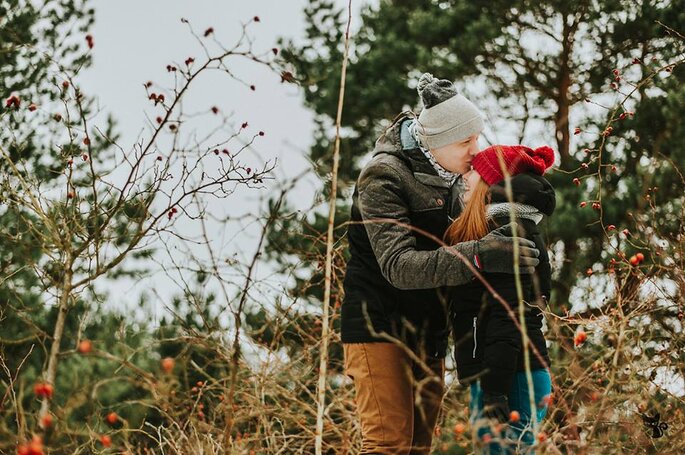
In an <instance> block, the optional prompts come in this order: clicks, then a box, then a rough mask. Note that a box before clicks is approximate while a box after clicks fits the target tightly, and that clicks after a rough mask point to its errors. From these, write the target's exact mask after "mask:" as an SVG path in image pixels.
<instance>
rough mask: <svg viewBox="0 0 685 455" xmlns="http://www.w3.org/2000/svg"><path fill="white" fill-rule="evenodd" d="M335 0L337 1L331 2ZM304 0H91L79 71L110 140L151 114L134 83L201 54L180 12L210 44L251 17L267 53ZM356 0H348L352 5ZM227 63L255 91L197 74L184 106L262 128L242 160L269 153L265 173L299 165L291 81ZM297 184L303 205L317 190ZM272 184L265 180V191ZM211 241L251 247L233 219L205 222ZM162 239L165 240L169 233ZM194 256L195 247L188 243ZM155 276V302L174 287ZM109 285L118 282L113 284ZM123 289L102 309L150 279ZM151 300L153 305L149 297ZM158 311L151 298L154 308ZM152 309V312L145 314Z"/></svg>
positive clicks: (307, 129)
mask: <svg viewBox="0 0 685 455" xmlns="http://www.w3.org/2000/svg"><path fill="white" fill-rule="evenodd" d="M338 2H339V3H340V5H341V7H346V6H347V1H346V0H338ZM306 3H307V1H306V0H251V1H237V0H223V1H220V0H202V1H193V2H191V1H187V0H145V1H140V0H117V1H97V2H93V5H94V6H95V9H96V23H95V26H94V28H93V30H92V35H93V37H94V42H95V47H94V49H93V57H94V63H93V66H92V68H89V69H87V70H86V71H84V72H83V73H82V74H81V75H80V78H79V79H80V84H81V86H82V88H83V89H84V92H85V93H87V94H90V95H95V96H96V97H97V98H98V100H99V104H100V108H101V110H102V112H103V116H102V117H103V118H104V113H107V114H112V115H113V116H114V118H115V119H116V121H117V124H118V131H119V132H120V133H121V141H120V145H121V146H122V147H123V149H124V150H130V149H131V148H132V145H133V144H134V143H135V141H136V140H137V139H138V138H139V137H141V135H142V137H145V135H146V134H147V132H146V129H145V128H146V124H147V120H146V113H147V115H148V116H150V115H151V114H150V113H151V111H152V109H151V103H150V101H149V100H148V99H147V98H146V95H145V90H144V88H143V84H144V83H145V82H146V81H148V80H151V81H154V82H155V83H158V84H165V83H166V85H169V82H170V80H171V79H170V75H169V74H168V73H167V71H166V69H165V68H166V65H167V64H169V63H172V62H178V63H180V62H183V60H185V59H186V58H187V57H189V56H194V57H200V56H201V54H202V52H201V49H200V47H199V46H198V44H197V42H196V40H195V38H193V37H192V36H191V35H190V33H189V31H188V28H187V26H186V25H185V24H183V23H181V20H180V19H181V18H185V19H188V21H189V22H190V24H191V25H192V26H193V28H194V29H195V30H196V32H199V33H201V32H202V31H204V30H205V29H206V28H208V27H213V28H214V30H215V36H216V38H217V40H218V41H220V42H221V43H223V44H224V45H226V46H231V45H232V44H234V43H235V42H236V41H237V40H238V38H239V37H240V34H241V32H242V25H241V24H243V23H246V22H248V21H250V20H251V19H252V18H253V17H254V16H259V18H260V21H259V23H254V24H252V25H250V27H249V30H250V35H251V36H252V37H253V38H254V42H253V49H255V51H262V50H266V51H268V50H270V49H271V48H273V47H275V46H276V42H277V39H278V37H287V38H293V39H295V40H297V39H300V38H301V37H303V35H304V15H303V9H304V7H305V5H306ZM361 4H362V2H360V1H355V2H354V6H353V7H354V9H355V11H358V9H359V7H360V5H361ZM230 66H231V70H232V71H233V72H234V73H235V74H236V75H237V76H239V77H240V78H242V79H243V80H245V81H246V82H248V83H249V84H254V85H255V87H256V90H255V91H252V90H250V89H249V88H248V87H245V86H244V85H243V84H241V83H238V82H235V81H230V80H229V79H228V78H227V77H226V76H225V75H220V74H214V75H210V76H208V77H206V78H205V79H202V80H200V81H198V83H197V84H196V85H195V86H194V87H193V89H192V91H191V92H190V93H189V96H188V98H187V101H186V103H185V104H184V109H185V110H187V111H193V110H206V109H208V107H209V106H213V105H216V106H218V107H219V108H220V109H221V110H222V112H226V113H232V114H233V118H234V120H235V122H236V123H237V124H240V123H242V122H243V121H247V122H249V125H250V127H249V132H250V133H251V134H254V132H256V131H259V130H263V131H265V132H266V135H265V136H264V137H263V138H259V141H258V142H257V143H256V145H255V146H254V150H253V152H254V153H250V154H248V155H247V157H246V159H247V160H248V162H249V160H250V159H254V160H255V162H256V161H258V157H260V158H261V159H264V160H267V159H274V158H277V159H278V163H279V164H278V168H277V170H276V173H275V175H276V176H277V179H278V180H284V179H286V178H292V177H294V176H295V175H297V174H299V173H300V172H302V171H303V170H305V169H307V167H308V166H307V160H306V158H305V153H306V151H307V150H308V148H309V146H310V144H311V143H312V131H313V117H312V114H311V112H310V111H308V110H307V109H305V108H304V106H303V103H302V95H301V92H300V90H299V88H298V87H297V86H294V85H290V84H282V83H281V81H280V77H279V76H278V75H276V74H274V73H272V72H269V71H268V70H266V69H265V68H263V67H259V66H258V65H255V64H254V63H251V62H249V61H247V60H245V59H236V60H233V61H232V62H231V63H230ZM306 185H307V184H305V186H304V187H303V186H300V188H299V189H298V197H297V198H293V199H292V203H293V204H295V205H296V206H299V208H306V207H308V205H309V204H310V202H311V201H312V197H313V195H314V193H315V191H316V189H317V187H316V185H315V184H314V183H309V186H306ZM273 187H274V186H273V185H272V186H271V188H273ZM267 191H268V190H262V191H254V190H253V191H249V192H238V193H237V194H235V195H234V196H232V197H231V198H229V199H227V200H221V201H215V202H214V203H213V206H212V207H211V208H212V210H213V212H214V213H215V214H216V215H219V216H220V215H221V214H229V213H230V214H234V215H235V214H239V213H256V212H257V209H256V204H257V201H258V200H259V198H260V197H263V196H264V195H265V193H266V192H267ZM176 229H177V230H178V231H180V233H182V234H186V233H191V232H192V233H197V230H198V225H197V222H193V221H190V220H188V221H186V220H179V223H178V224H177V225H176ZM210 229H213V230H214V232H213V233H211V235H212V236H213V237H214V238H216V239H217V240H216V242H217V244H216V245H213V248H214V249H215V251H216V252H218V253H219V255H225V256H231V255H232V254H234V253H238V254H239V257H240V255H241V254H242V253H244V255H245V256H247V255H249V254H251V253H252V252H253V250H254V248H252V247H253V246H254V244H255V238H254V231H255V230H254V229H252V235H250V232H247V233H245V234H240V235H239V236H238V237H237V238H234V237H233V235H234V234H235V232H230V231H231V230H232V229H234V230H235V229H236V227H235V226H224V225H222V226H216V225H215V226H210ZM170 241H171V239H170ZM197 253H198V254H200V255H202V254H203V252H202V251H201V249H200V250H198V252H197ZM160 279H161V278H160V277H157V278H156V279H155V280H154V281H153V282H154V283H156V284H155V287H156V288H157V292H159V293H160V294H161V295H160V297H161V298H160V300H165V299H166V298H167V297H169V296H170V295H172V294H178V293H179V292H180V288H178V287H176V286H175V285H174V283H173V282H169V283H167V284H169V286H166V285H165V284H160V283H165V281H164V280H163V279H162V281H160ZM118 286H119V285H118ZM125 289H126V290H125V292H120V290H121V288H118V290H119V292H115V293H111V294H110V298H109V299H108V306H109V307H110V308H113V309H119V310H123V309H128V308H130V307H131V306H134V307H135V302H136V300H137V298H136V297H135V296H137V295H139V294H140V292H142V291H143V290H145V289H150V284H149V283H146V282H143V283H138V284H137V285H135V286H133V285H132V284H131V283H127V284H126V285H125ZM158 303H159V302H158ZM156 308H158V305H156ZM155 312H156V311H155Z"/></svg>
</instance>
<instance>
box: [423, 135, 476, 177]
mask: <svg viewBox="0 0 685 455" xmlns="http://www.w3.org/2000/svg"><path fill="white" fill-rule="evenodd" d="M478 136H479V135H478V134H474V135H473V136H471V137H469V138H468V139H466V140H464V141H461V142H453V143H451V144H447V145H444V146H442V147H440V148H436V149H432V150H431V153H432V154H433V156H434V157H435V160H436V161H437V162H438V164H439V165H440V166H442V167H444V168H445V169H447V170H448V171H450V172H453V173H455V174H465V173H466V172H468V171H469V169H471V160H472V159H473V157H474V156H476V154H477V153H478V152H480V149H479V148H478Z"/></svg>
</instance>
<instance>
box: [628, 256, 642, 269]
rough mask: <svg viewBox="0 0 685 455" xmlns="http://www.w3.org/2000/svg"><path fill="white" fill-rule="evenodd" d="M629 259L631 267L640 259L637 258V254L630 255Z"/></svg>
mask: <svg viewBox="0 0 685 455" xmlns="http://www.w3.org/2000/svg"><path fill="white" fill-rule="evenodd" d="M629 261H630V265H632V266H633V267H634V266H636V265H638V264H639V263H640V260H639V259H638V258H637V256H630V259H629Z"/></svg>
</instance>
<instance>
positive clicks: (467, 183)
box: [463, 169, 482, 204]
mask: <svg viewBox="0 0 685 455" xmlns="http://www.w3.org/2000/svg"><path fill="white" fill-rule="evenodd" d="M463 177H464V187H465V191H464V204H466V203H467V202H469V199H471V194H473V190H474V189H475V188H476V185H478V182H479V181H481V180H482V179H481V176H480V174H479V173H478V172H476V171H474V170H473V169H471V170H470V171H468V172H467V173H466V174H464V175H463Z"/></svg>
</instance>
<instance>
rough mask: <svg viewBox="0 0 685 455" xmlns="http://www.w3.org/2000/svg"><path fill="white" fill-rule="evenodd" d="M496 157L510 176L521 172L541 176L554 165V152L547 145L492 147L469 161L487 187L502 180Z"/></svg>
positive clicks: (502, 175)
mask: <svg viewBox="0 0 685 455" xmlns="http://www.w3.org/2000/svg"><path fill="white" fill-rule="evenodd" d="M498 155H500V156H501V157H502V160H503V161H504V168H505V169H506V172H507V174H509V175H510V176H513V175H516V174H520V173H522V172H532V173H534V174H538V175H543V174H544V173H545V170H547V169H549V168H550V167H551V166H552V164H554V150H552V148H551V147H549V146H547V145H543V146H542V147H538V148H536V149H532V148H530V147H526V146H525V145H492V146H490V147H488V148H486V149H484V150H482V151H481V152H480V153H478V154H477V155H476V156H475V157H474V158H473V161H471V166H473V169H474V170H475V171H476V172H478V174H480V176H481V177H482V178H483V180H484V181H485V183H487V184H488V185H494V184H495V183H498V182H501V181H502V180H504V170H503V169H502V164H501V163H500V159H499V158H498Z"/></svg>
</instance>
